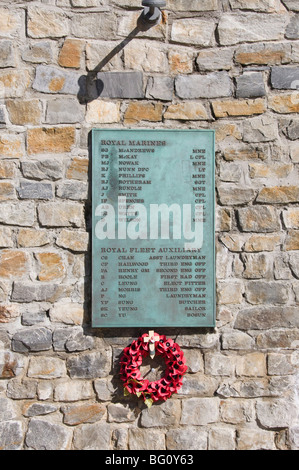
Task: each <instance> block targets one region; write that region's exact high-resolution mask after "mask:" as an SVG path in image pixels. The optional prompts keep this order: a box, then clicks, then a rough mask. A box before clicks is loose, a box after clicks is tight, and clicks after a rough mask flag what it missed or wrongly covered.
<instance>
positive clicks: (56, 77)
mask: <svg viewBox="0 0 299 470" xmlns="http://www.w3.org/2000/svg"><path fill="white" fill-rule="evenodd" d="M80 76H81V75H80V74H79V73H78V72H73V71H70V70H63V69H62V68H57V67H51V66H46V65H38V66H37V68H36V75H35V80H34V82H33V85H32V86H33V89H35V90H36V91H40V92H42V93H63V94H64V93H65V94H71V95H76V94H77V93H78V92H79V90H80V83H79V79H80Z"/></svg>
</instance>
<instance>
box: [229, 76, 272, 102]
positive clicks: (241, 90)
mask: <svg viewBox="0 0 299 470" xmlns="http://www.w3.org/2000/svg"><path fill="white" fill-rule="evenodd" d="M236 82H237V93H236V96H237V98H257V97H259V96H265V95H266V90H265V84H264V79H263V74H262V73H261V72H253V73H248V74H244V75H242V76H240V77H237V79H236Z"/></svg>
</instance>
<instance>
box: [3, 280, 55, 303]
mask: <svg viewBox="0 0 299 470" xmlns="http://www.w3.org/2000/svg"><path fill="white" fill-rule="evenodd" d="M60 291H61V294H62V295H63V291H64V289H63V287H62V286H60V285H59V284H41V283H40V284H32V283H23V282H15V283H14V286H13V293H12V300H13V301H14V302H25V303H30V302H47V301H51V300H52V299H53V298H56V296H57V297H59V292H60Z"/></svg>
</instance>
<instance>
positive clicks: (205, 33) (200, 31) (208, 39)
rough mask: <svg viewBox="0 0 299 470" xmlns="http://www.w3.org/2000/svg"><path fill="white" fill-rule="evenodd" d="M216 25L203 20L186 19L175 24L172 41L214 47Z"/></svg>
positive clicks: (172, 30)
mask: <svg viewBox="0 0 299 470" xmlns="http://www.w3.org/2000/svg"><path fill="white" fill-rule="evenodd" d="M214 31H215V23H214V22H213V21H210V20H207V19H203V20H201V19H200V20H198V19H184V20H177V21H175V22H174V23H173V25H172V29H171V39H172V40H173V41H175V42H180V43H182V44H194V45H196V46H206V47H208V46H212V45H213V44H214V41H215V40H214Z"/></svg>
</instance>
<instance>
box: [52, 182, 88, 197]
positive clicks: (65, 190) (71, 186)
mask: <svg viewBox="0 0 299 470" xmlns="http://www.w3.org/2000/svg"><path fill="white" fill-rule="evenodd" d="M87 193H88V184H87V183H84V182H82V181H67V182H64V183H60V184H58V185H57V188H56V196H58V197H61V198H63V199H71V200H73V201H75V200H83V199H87Z"/></svg>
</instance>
